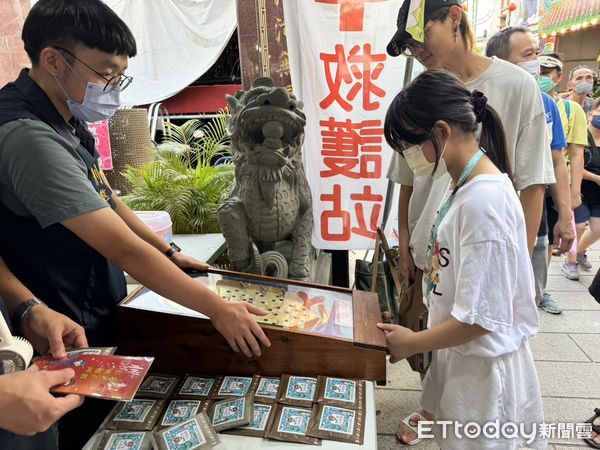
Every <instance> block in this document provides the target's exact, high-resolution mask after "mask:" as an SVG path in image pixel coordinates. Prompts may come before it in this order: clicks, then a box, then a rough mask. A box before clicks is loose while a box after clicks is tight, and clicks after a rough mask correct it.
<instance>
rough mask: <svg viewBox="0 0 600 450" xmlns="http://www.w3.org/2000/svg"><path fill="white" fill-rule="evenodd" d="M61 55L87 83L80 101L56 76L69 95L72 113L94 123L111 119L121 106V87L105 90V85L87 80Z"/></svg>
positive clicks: (77, 75)
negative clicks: (73, 97) (77, 100)
mask: <svg viewBox="0 0 600 450" xmlns="http://www.w3.org/2000/svg"><path fill="white" fill-rule="evenodd" d="M59 54H60V53H59ZM60 55H61V57H62V58H63V60H64V61H65V63H66V64H67V66H68V67H69V69H71V72H73V73H74V74H75V76H76V77H77V78H79V79H80V80H81V82H82V83H85V84H86V88H85V96H84V97H83V101H82V102H81V103H79V102H76V101H75V100H73V99H72V98H71V96H70V95H69V94H68V93H67V91H66V90H65V88H64V86H63V85H62V83H61V82H60V81H58V78H56V77H54V79H55V80H56V83H57V84H58V87H60V89H61V90H62V91H63V94H65V96H66V97H67V106H68V107H69V111H71V114H73V116H74V117H76V118H78V119H79V120H83V121H85V122H92V123H93V122H99V121H101V120H107V119H110V118H111V117H112V116H113V114H114V113H115V111H116V110H117V109H118V108H119V105H120V98H119V97H120V94H121V89H120V88H115V89H113V90H111V91H110V92H104V86H103V85H101V84H95V83H90V82H89V81H85V80H84V79H83V78H81V76H80V75H79V74H78V73H77V72H76V71H75V69H73V67H72V66H71V64H69V62H68V61H67V60H66V59H65V58H64V56H62V54H60Z"/></svg>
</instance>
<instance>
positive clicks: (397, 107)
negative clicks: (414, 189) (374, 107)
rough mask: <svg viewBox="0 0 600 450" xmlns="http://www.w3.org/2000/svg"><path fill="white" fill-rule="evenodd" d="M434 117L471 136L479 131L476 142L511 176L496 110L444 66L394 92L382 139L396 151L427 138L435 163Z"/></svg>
mask: <svg viewBox="0 0 600 450" xmlns="http://www.w3.org/2000/svg"><path fill="white" fill-rule="evenodd" d="M438 120H442V121H444V122H446V123H447V124H449V125H451V126H456V127H459V128H460V129H461V130H463V131H464V132H466V133H473V135H474V137H475V138H476V137H477V134H478V133H480V134H479V146H480V147H481V148H483V149H484V150H485V151H486V154H487V156H488V158H489V159H490V160H491V161H492V162H493V163H494V164H495V165H496V167H498V170H500V171H501V172H504V173H506V174H508V176H509V177H511V179H512V170H511V164H510V162H509V159H508V154H507V145H506V139H505V136H504V129H503V128H502V122H501V121H500V118H499V117H498V113H496V111H495V110H494V109H493V108H492V107H491V106H490V105H488V104H487V97H486V96H485V95H484V94H483V93H481V92H479V91H473V92H471V91H469V90H468V89H467V88H466V87H465V85H464V84H463V83H462V82H460V81H459V80H458V79H457V78H456V77H455V76H454V75H452V74H451V73H449V72H447V71H445V70H440V69H431V70H427V71H425V72H423V73H422V74H420V75H419V76H418V77H417V78H415V79H414V80H413V81H412V82H411V83H410V84H408V86H406V87H405V88H404V89H403V90H402V91H401V92H400V93H398V95H396V97H395V98H394V100H393V101H392V103H391V104H390V107H389V109H388V112H387V114H386V118H385V125H384V135H385V139H386V141H387V142H388V144H389V145H390V146H391V147H392V148H393V149H394V150H396V151H398V152H400V153H402V152H403V151H404V150H405V149H406V148H407V145H408V144H422V143H423V142H425V141H427V140H431V142H432V143H433V148H434V150H435V164H436V167H437V163H438V161H439V159H440V155H441V150H440V148H439V145H438V142H437V140H436V139H435V136H434V134H433V129H434V127H435V124H436V122H437V121H438Z"/></svg>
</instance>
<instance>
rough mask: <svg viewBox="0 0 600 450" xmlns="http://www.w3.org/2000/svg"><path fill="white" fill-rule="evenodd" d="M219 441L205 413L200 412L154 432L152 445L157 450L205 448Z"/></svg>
mask: <svg viewBox="0 0 600 450" xmlns="http://www.w3.org/2000/svg"><path fill="white" fill-rule="evenodd" d="M220 442H221V441H220V439H219V437H218V435H217V433H216V431H215V429H214V428H213V427H212V426H211V425H210V422H209V420H208V417H207V415H206V413H200V414H198V415H196V416H194V417H193V418H191V419H189V420H186V421H185V422H182V423H180V424H178V425H174V426H172V427H170V428H167V429H165V430H161V431H159V432H158V433H155V434H154V444H155V445H154V446H155V448H156V449H158V450H196V449H206V448H212V447H214V446H216V445H218V444H219V443H220Z"/></svg>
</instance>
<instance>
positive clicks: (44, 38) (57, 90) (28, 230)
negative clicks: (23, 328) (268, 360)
mask: <svg viewBox="0 0 600 450" xmlns="http://www.w3.org/2000/svg"><path fill="white" fill-rule="evenodd" d="M22 37H23V41H24V43H25V49H26V51H27V53H28V55H29V57H30V59H31V62H32V68H31V70H29V71H28V70H23V71H22V72H21V74H20V75H19V78H18V79H17V80H16V81H15V82H14V83H9V84H8V85H7V86H5V87H4V88H3V89H2V90H0V217H2V220H1V221H0V235H1V236H2V240H1V241H0V254H2V256H3V258H4V259H5V261H6V263H7V265H8V267H9V269H10V270H11V271H12V272H13V273H14V274H15V275H16V276H17V278H19V279H20V280H21V281H22V282H23V283H24V284H25V285H27V286H28V287H29V288H30V289H31V291H32V292H33V293H34V295H35V296H36V297H39V298H41V299H42V300H44V301H45V302H46V303H47V304H48V305H49V306H50V307H52V308H53V309H55V310H56V311H58V312H60V313H63V314H65V315H67V316H68V317H70V318H71V319H73V320H74V321H76V322H78V323H79V324H81V325H82V326H83V327H84V328H85V330H86V334H87V336H88V340H89V343H90V345H101V346H102V345H114V344H115V342H116V339H117V336H116V332H115V321H116V305H117V303H118V302H119V301H120V300H121V299H122V298H123V297H124V296H125V294H126V290H125V281H124V277H123V272H122V269H124V270H126V271H127V272H128V273H130V274H131V275H132V276H133V277H135V278H136V279H137V280H139V281H140V282H141V283H143V284H145V285H146V286H148V287H149V288H151V289H152V290H154V291H156V292H158V293H160V294H161V295H163V296H165V297H168V298H170V299H171V300H173V301H175V302H177V303H180V304H181V305H183V306H186V307H188V308H191V309H193V310H196V311H199V312H201V313H203V314H205V315H207V316H208V317H210V318H211V321H212V323H213V325H214V326H215V328H216V329H217V330H218V331H219V332H220V333H221V334H222V335H223V336H224V338H225V339H226V340H227V342H228V343H229V345H230V346H231V347H232V349H233V350H234V351H241V352H243V353H244V354H246V355H247V356H252V355H256V356H259V355H260V354H261V348H260V344H263V345H266V346H268V345H270V343H269V340H268V339H267V337H266V335H265V334H264V332H263V331H262V329H261V328H260V327H259V326H258V324H257V323H256V321H255V319H254V318H253V317H252V314H260V315H262V314H265V312H264V311H263V310H261V309H259V308H256V307H254V306H252V305H250V304H248V303H230V302H227V301H225V300H224V299H223V298H221V297H220V296H218V295H217V294H216V293H215V292H213V291H211V290H209V289H207V288H205V287H203V286H202V285H201V284H200V283H197V282H194V281H193V280H192V279H191V278H189V277H188V276H187V275H185V273H184V272H183V271H182V270H181V268H193V269H198V270H203V269H206V267H207V266H206V265H205V264H203V263H200V262H198V261H195V260H193V259H192V258H190V257H187V256H185V255H182V254H181V253H179V252H178V251H177V249H178V248H177V247H176V246H174V245H172V243H168V242H165V241H164V240H163V239H162V238H160V237H159V236H158V235H156V234H155V233H154V232H152V230H150V229H149V228H148V227H147V226H146V225H145V224H144V223H143V222H141V221H140V220H139V219H138V218H137V216H136V215H135V214H134V213H133V212H132V211H131V210H129V208H128V207H127V206H126V205H125V204H124V203H123V202H122V201H121V200H120V199H119V198H118V197H117V196H116V195H114V194H113V193H112V191H111V189H110V186H109V185H108V183H107V182H106V179H105V177H104V175H103V174H102V172H101V170H100V169H99V168H98V164H97V159H98V153H97V152H96V150H95V148H94V139H93V137H92V136H91V134H90V133H89V132H88V131H87V129H86V124H85V122H94V121H98V120H101V119H106V118H109V117H110V116H111V115H112V114H113V113H114V111H115V110H116V109H117V107H118V106H119V94H120V92H121V91H122V90H123V89H125V88H126V87H127V86H128V85H129V84H130V83H131V81H132V80H131V78H130V77H128V76H126V75H124V72H125V70H126V69H127V64H128V58H129V57H133V56H135V54H136V51H137V49H136V43H135V39H134V38H133V35H132V34H131V31H130V30H129V28H128V27H127V25H126V24H125V23H124V22H123V21H122V20H121V19H120V18H119V17H118V16H117V15H116V14H115V13H114V12H113V11H112V10H110V8H108V7H107V6H106V5H105V4H104V3H103V2H102V1H100V0H86V1H85V2H82V1H80V0H40V1H38V2H37V3H36V4H35V5H34V6H33V8H32V9H31V11H30V12H29V15H28V17H27V19H26V20H25V24H24V26H23V33H22ZM92 404H93V402H89V401H86V403H85V404H84V405H83V406H82V408H81V409H79V410H77V412H76V414H75V415H67V416H66V419H67V420H66V421H64V422H63V421H61V425H60V427H59V428H60V439H61V443H60V447H61V449H71V448H73V449H78V450H79V449H81V447H82V446H83V444H84V443H85V441H86V440H87V438H88V437H89V435H91V433H92V432H93V431H94V430H95V428H96V427H97V425H98V424H99V422H100V421H101V419H102V412H99V411H94V412H93V413H92V414H91V415H90V414H88V413H86V410H85V408H86V407H87V405H92ZM103 405H106V403H104V404H103ZM90 408H91V407H90ZM100 409H103V410H105V409H106V407H105V406H103V407H102V408H100ZM69 416H70V417H69ZM63 424H64V426H63Z"/></svg>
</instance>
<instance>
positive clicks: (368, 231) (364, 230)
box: [350, 186, 383, 239]
mask: <svg viewBox="0 0 600 450" xmlns="http://www.w3.org/2000/svg"><path fill="white" fill-rule="evenodd" d="M350 199H351V200H356V204H355V206H354V209H355V211H356V220H357V221H358V227H352V232H353V233H354V234H359V235H361V236H365V237H368V238H371V239H375V237H376V232H377V226H378V223H379V213H380V212H381V202H382V201H383V195H377V194H373V193H372V192H371V186H364V187H363V192H362V193H361V194H351V195H350ZM363 202H374V203H375V205H373V209H372V210H371V217H370V218H369V223H368V224H367V223H366V221H365V203H363Z"/></svg>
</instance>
